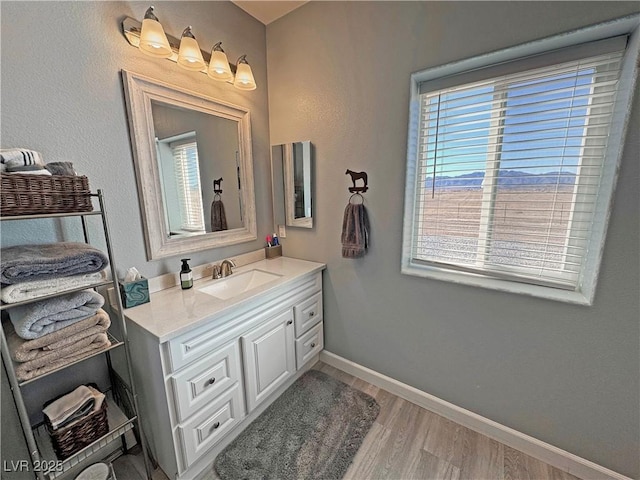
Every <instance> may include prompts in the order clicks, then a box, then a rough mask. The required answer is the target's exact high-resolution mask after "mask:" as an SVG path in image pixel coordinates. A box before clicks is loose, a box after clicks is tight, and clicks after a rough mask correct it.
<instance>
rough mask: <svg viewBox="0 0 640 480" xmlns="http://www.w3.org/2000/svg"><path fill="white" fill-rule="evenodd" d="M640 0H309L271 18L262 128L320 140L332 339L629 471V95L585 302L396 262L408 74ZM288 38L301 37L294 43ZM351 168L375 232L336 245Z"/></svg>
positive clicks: (635, 309)
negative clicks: (364, 248)
mask: <svg viewBox="0 0 640 480" xmlns="http://www.w3.org/2000/svg"><path fill="white" fill-rule="evenodd" d="M634 11H638V4H637V3H631V2H629V3H622V2H602V3H600V2H549V3H541V2H531V3H529V2H495V3H493V2H486V3H485V2H310V3H308V4H306V5H304V6H303V7H302V8H300V9H299V10H296V11H294V12H293V13H292V14H290V15H288V16H286V17H284V18H282V19H280V20H278V21H276V22H274V23H273V24H270V25H269V26H268V27H267V47H268V48H267V58H268V73H269V86H270V88H269V113H270V129H271V143H272V144H280V143H285V142H291V141H297V140H307V139H310V140H311V141H312V143H314V145H315V147H316V174H317V182H316V185H317V186H318V188H317V191H316V193H317V195H316V202H315V204H314V209H315V210H314V228H313V229H312V230H302V229H297V230H296V229H292V228H289V229H288V231H287V234H288V235H287V238H286V239H284V240H283V241H282V243H283V245H284V247H283V248H284V251H285V254H286V255H290V256H294V257H302V258H308V259H312V260H318V261H322V262H326V263H327V264H328V269H327V271H326V272H325V277H324V278H325V283H324V286H325V297H324V298H325V317H326V324H325V331H326V333H325V336H326V338H325V340H326V348H327V350H329V351H331V352H334V353H336V354H338V355H341V356H344V357H346V358H348V359H350V360H353V361H355V362H357V363H360V364H362V365H365V366H367V367H370V368H372V369H374V370H377V371H379V372H382V373H384V374H387V375H389V376H391V377H393V378H396V379H398V380H401V381H403V382H406V383H408V384H410V385H413V386H415V387H417V388H420V389H422V390H425V391H427V392H429V393H432V394H434V395H437V396H438V397H440V398H443V399H445V400H448V401H450V402H452V403H454V404H456V405H460V406H462V407H465V408H467V409H469V410H472V411H474V412H477V413H479V414H481V415H484V416H486V417H488V418H490V419H493V420H495V421H498V422H500V423H502V424H504V425H508V426H510V427H513V428H515V429H516V430H519V431H522V432H524V433H527V434H529V435H532V436H534V437H536V438H539V439H541V440H544V441H546V442H549V443H551V444H553V445H556V446H558V447H560V448H563V449H565V450H568V451H570V452H573V453H575V454H578V455H580V456H582V457H585V458H587V459H589V460H592V461H594V462H597V463H599V464H602V465H604V466H606V467H609V468H611V469H614V470H617V471H619V472H622V473H624V474H626V475H630V476H634V477H637V476H639V475H640V465H639V463H638V449H639V448H640V442H639V436H640V431H639V428H640V427H639V421H640V418H639V407H640V405H639V384H638V381H639V377H640V372H639V360H640V358H639V345H638V338H639V323H638V318H639V314H640V308H639V300H638V291H639V289H640V286H639V279H638V277H639V275H638V264H639V251H638V247H639V242H638V220H639V218H638V204H639V192H638V178H639V176H640V172H639V162H638V157H639V152H638V140H639V139H638V132H640V126H639V125H638V105H639V102H640V95H636V100H635V103H634V109H633V115H634V121H633V122H632V124H631V125H630V127H629V135H628V137H627V142H626V146H625V152H624V158H623V161H622V169H621V172H620V181H619V183H618V188H617V190H616V194H615V205H614V210H613V213H612V218H611V223H610V227H609V231H608V239H607V244H606V249H605V252H604V259H603V264H602V270H601V275H600V282H599V286H598V289H597V293H596V298H595V304H594V305H593V306H592V307H589V308H586V307H578V306H572V305H566V304H562V303H557V302H552V301H547V300H542V299H535V298H528V297H525V296H519V295H515V294H508V293H500V292H495V291H490V290H484V289H479V288H473V287H467V286H460V285H453V284H449V283H444V282H437V281H433V280H428V279H422V278H415V277H409V276H404V275H401V274H400V254H401V251H400V250H401V241H402V235H401V232H402V215H403V192H404V181H405V162H406V160H405V159H406V142H407V122H408V104H409V75H410V73H411V72H414V71H418V70H421V69H424V68H427V67H431V66H437V65H440V64H444V63H447V62H451V61H455V60H461V59H464V58H468V57H471V56H474V55H478V54H482V53H487V52H491V51H493V50H497V49H501V48H505V47H509V46H512V45H517V44H519V43H523V42H526V41H530V40H535V39H538V38H544V37H545V36H549V35H553V34H556V33H560V32H563V31H567V30H571V29H574V28H578V27H581V26H585V25H590V24H593V23H597V22H600V21H603V20H607V19H611V18H615V17H618V16H622V15H625V14H628V13H631V12H634ZM292 39H295V41H292ZM346 168H351V169H352V170H356V171H359V170H366V171H367V172H368V174H369V185H370V190H369V192H368V193H366V194H365V196H366V203H367V207H368V209H369V214H370V218H371V224H372V247H371V250H370V252H369V254H368V255H367V256H366V257H365V258H363V259H359V260H346V259H342V258H341V257H340V228H341V216H342V210H343V208H344V205H345V203H346V201H347V199H348V192H347V187H348V186H349V179H348V177H347V176H345V174H344V171H345V169H346Z"/></svg>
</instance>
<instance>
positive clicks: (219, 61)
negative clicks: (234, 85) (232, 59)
mask: <svg viewBox="0 0 640 480" xmlns="http://www.w3.org/2000/svg"><path fill="white" fill-rule="evenodd" d="M207 75H209V77H210V78H213V79H214V80H223V81H227V80H232V79H233V73H231V68H230V67H229V60H227V54H226V53H224V50H223V49H222V42H218V43H216V44H215V45H214V46H213V48H212V49H211V59H210V60H209V68H208V69H207Z"/></svg>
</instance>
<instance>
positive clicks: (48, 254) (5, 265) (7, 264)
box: [0, 242, 109, 284]
mask: <svg viewBox="0 0 640 480" xmlns="http://www.w3.org/2000/svg"><path fill="white" fill-rule="evenodd" d="M0 258H1V260H0V283H4V284H14V283H20V282H26V281H30V280H45V279H50V278H59V277H68V276H72V275H79V274H84V273H94V272H99V271H101V270H103V269H104V268H105V267H106V266H107V265H108V264H109V260H108V259H107V257H106V256H105V254H104V253H102V252H101V251H100V250H98V249H97V248H95V247H92V246H91V245H88V244H86V243H76V242H60V243H53V244H45V245H18V246H15V247H8V248H3V249H2V250H1V251H0Z"/></svg>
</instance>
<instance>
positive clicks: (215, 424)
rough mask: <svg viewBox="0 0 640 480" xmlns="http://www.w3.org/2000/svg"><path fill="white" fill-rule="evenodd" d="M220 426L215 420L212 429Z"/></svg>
mask: <svg viewBox="0 0 640 480" xmlns="http://www.w3.org/2000/svg"><path fill="white" fill-rule="evenodd" d="M219 426H220V422H216V423H214V424H213V430H215V429H216V428H218V427H219Z"/></svg>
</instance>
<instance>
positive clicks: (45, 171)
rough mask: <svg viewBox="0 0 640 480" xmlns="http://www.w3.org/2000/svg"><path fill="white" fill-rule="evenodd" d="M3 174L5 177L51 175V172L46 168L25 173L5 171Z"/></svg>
mask: <svg viewBox="0 0 640 480" xmlns="http://www.w3.org/2000/svg"><path fill="white" fill-rule="evenodd" d="M4 173H6V174H7V175H49V176H50V175H51V172H50V171H49V170H47V169H46V168H43V169H41V170H29V171H27V172H10V171H8V170H7V171H5V172H4Z"/></svg>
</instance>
